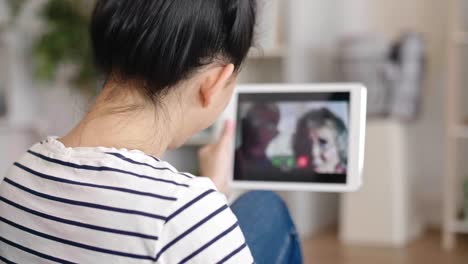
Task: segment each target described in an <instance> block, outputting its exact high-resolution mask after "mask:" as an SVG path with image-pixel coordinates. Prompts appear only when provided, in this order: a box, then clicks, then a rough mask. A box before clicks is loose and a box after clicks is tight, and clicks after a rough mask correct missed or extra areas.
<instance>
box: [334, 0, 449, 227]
mask: <svg viewBox="0 0 468 264" xmlns="http://www.w3.org/2000/svg"><path fill="white" fill-rule="evenodd" d="M341 1H343V3H347V4H345V5H343V6H344V7H347V6H349V5H352V3H355V2H356V3H360V5H361V6H363V7H364V8H365V9H366V11H365V14H366V18H365V19H363V18H362V17H360V16H358V15H356V16H354V18H353V16H352V15H348V16H346V17H347V18H351V19H354V21H357V20H361V21H365V22H364V23H361V24H360V25H359V26H357V27H356V26H355V27H354V28H353V29H352V30H350V31H351V32H358V31H360V30H362V31H364V32H381V33H382V34H383V35H384V36H385V37H387V38H395V37H397V36H398V34H399V33H401V32H402V31H403V30H415V31H419V32H422V33H423V34H424V37H425V38H426V41H427V43H428V51H429V52H428V72H427V78H426V82H425V86H424V91H423V106H422V115H421V117H420V119H419V120H417V121H416V122H414V123H411V124H408V128H407V133H408V136H409V138H410V142H409V147H408V149H409V152H410V153H409V163H410V164H411V165H412V166H410V173H411V175H413V176H414V178H413V184H414V188H415V190H416V196H417V197H418V198H419V199H420V200H421V202H422V208H421V212H422V213H423V214H424V218H425V219H426V221H427V222H428V223H429V224H432V225H438V224H439V223H440V220H441V219H440V216H441V205H442V204H441V195H442V194H441V191H442V177H443V169H444V167H443V166H444V164H443V161H444V154H443V151H444V141H443V140H444V129H445V128H444V127H445V123H444V122H445V121H444V119H445V112H444V97H445V93H444V88H445V83H444V77H445V73H446V72H445V69H446V67H445V66H446V59H445V56H446V43H447V37H448V32H447V31H448V28H447V23H446V22H447V20H448V18H447V14H448V3H447V1H439V0H393V1H387V0H341ZM364 2H365V3H364ZM349 10H352V9H344V10H343V12H344V13H347V12H349ZM361 10H362V9H361ZM353 12H356V14H363V13H364V12H362V11H360V10H353ZM343 22H344V23H343V24H344V25H347V24H348V22H347V21H343ZM350 24H352V23H350ZM348 25H349V24H348ZM359 27H361V29H359ZM344 28H345V29H346V26H345V27H344ZM356 28H358V29H357V30H356Z"/></svg>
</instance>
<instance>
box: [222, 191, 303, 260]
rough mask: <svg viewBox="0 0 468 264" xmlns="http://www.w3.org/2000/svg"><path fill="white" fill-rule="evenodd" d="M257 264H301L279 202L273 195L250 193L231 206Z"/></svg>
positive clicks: (294, 236) (288, 219)
mask: <svg viewBox="0 0 468 264" xmlns="http://www.w3.org/2000/svg"><path fill="white" fill-rule="evenodd" d="M231 209H232V211H233V212H234V214H235V215H236V216H237V219H238V220H239V225H240V227H241V229H242V232H243V233H244V236H245V238H246V240H247V245H248V246H249V248H250V251H251V252H252V255H253V257H254V259H255V263H257V264H264V263H265V264H297V263H302V255H301V247H300V243H299V238H298V235H297V232H296V228H295V227H294V223H293V221H292V219H291V216H290V214H289V211H288V208H287V207H286V205H285V203H284V202H283V200H282V199H281V198H280V197H279V196H278V195H277V194H275V193H273V192H268V191H253V192H248V193H246V194H244V195H242V196H241V197H240V198H239V199H237V200H236V201H235V202H234V203H233V204H232V206H231Z"/></svg>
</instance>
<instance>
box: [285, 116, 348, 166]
mask: <svg viewBox="0 0 468 264" xmlns="http://www.w3.org/2000/svg"><path fill="white" fill-rule="evenodd" d="M347 135H348V131H347V128H346V125H345V123H344V122H343V120H341V119H340V118H339V117H337V116H336V115H335V114H334V113H332V112H331V111H330V110H329V109H327V108H320V109H317V110H312V111H309V112H307V113H306V114H304V115H303V116H302V117H301V118H300V119H299V120H298V122H297V129H296V134H295V136H294V153H295V156H296V160H297V164H298V167H302V168H310V167H312V168H313V169H314V171H315V172H316V173H323V174H343V173H346V165H347V138H348V137H347Z"/></svg>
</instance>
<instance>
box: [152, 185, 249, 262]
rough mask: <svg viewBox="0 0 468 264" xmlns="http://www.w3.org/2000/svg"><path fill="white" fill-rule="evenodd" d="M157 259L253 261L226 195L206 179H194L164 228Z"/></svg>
mask: <svg viewBox="0 0 468 264" xmlns="http://www.w3.org/2000/svg"><path fill="white" fill-rule="evenodd" d="M160 237H161V239H160V241H159V243H158V244H159V246H158V248H157V252H158V253H157V255H156V262H157V263H161V264H169V263H204V264H206V263H208V264H209V263H253V262H254V261H253V257H252V255H251V253H250V250H249V248H248V246H247V245H246V242H245V238H244V235H243V233H242V231H241V229H240V227H239V225H238V222H237V218H236V216H235V215H234V213H233V212H232V211H231V209H230V208H229V206H228V205H227V201H226V197H225V196H224V195H223V194H221V193H219V192H218V191H216V187H215V186H214V184H213V183H212V182H211V181H210V180H209V179H207V178H206V179H205V178H194V179H193V180H192V181H191V184H190V187H189V188H187V189H186V190H185V191H183V193H182V194H181V195H179V196H178V200H177V202H176V203H175V206H174V208H173V210H171V213H170V214H169V216H168V218H167V221H166V223H165V225H164V227H163V230H162V234H161V236H160Z"/></svg>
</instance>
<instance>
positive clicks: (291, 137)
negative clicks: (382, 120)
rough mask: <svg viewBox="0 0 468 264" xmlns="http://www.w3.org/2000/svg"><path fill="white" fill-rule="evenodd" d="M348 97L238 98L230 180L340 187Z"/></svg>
mask: <svg viewBox="0 0 468 264" xmlns="http://www.w3.org/2000/svg"><path fill="white" fill-rule="evenodd" d="M349 101H350V94H349V93H347V92H344V93H268V94H266V93H265V94H262V93H256V94H253V93H252V94H245V93H244V94H239V97H238V108H237V109H238V110H237V111H238V113H237V117H238V120H237V131H236V153H235V172H234V178H235V179H236V180H244V181H295V182H309V183H331V184H333V183H337V184H342V183H346V172H347V163H348V129H349V116H350V115H349Z"/></svg>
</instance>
